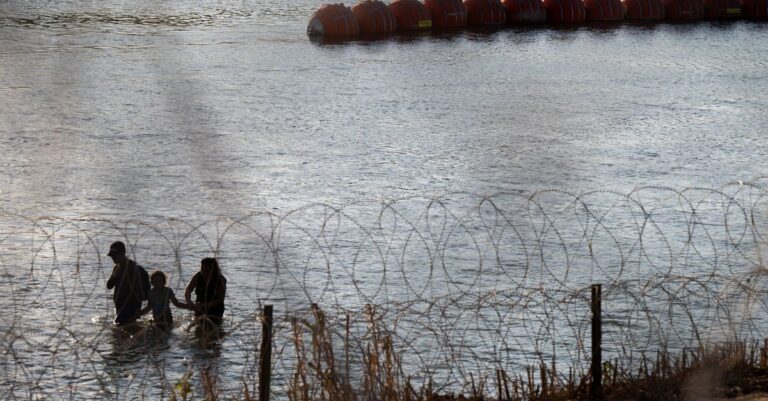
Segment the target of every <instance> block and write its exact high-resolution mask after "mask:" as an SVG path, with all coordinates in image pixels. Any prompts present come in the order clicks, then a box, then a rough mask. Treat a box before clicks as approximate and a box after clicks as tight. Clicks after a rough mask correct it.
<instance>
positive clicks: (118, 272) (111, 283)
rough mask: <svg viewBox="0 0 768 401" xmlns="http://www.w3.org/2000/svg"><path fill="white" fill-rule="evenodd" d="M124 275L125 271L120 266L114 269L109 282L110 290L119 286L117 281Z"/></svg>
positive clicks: (108, 287)
mask: <svg viewBox="0 0 768 401" xmlns="http://www.w3.org/2000/svg"><path fill="white" fill-rule="evenodd" d="M122 273H123V269H121V268H120V265H119V264H118V265H115V267H113V268H112V274H111V275H110V276H109V280H107V289H108V290H111V289H113V288H115V285H117V281H118V279H119V277H120V275H121V274H122Z"/></svg>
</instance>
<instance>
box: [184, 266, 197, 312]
mask: <svg viewBox="0 0 768 401" xmlns="http://www.w3.org/2000/svg"><path fill="white" fill-rule="evenodd" d="M198 276H199V275H198V274H195V275H194V276H192V280H189V285H187V289H185V290H184V300H185V301H187V304H189V305H192V290H194V289H195V287H196V286H197V280H198Z"/></svg>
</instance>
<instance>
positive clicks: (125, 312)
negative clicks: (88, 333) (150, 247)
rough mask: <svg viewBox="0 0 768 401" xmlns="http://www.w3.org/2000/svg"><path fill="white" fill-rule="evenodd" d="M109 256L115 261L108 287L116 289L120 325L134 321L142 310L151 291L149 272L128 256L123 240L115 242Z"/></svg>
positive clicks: (108, 253)
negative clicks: (143, 302) (143, 303)
mask: <svg viewBox="0 0 768 401" xmlns="http://www.w3.org/2000/svg"><path fill="white" fill-rule="evenodd" d="M107 256H109V257H110V258H112V261H113V262H114V263H115V266H114V267H113V268H112V274H111V275H110V276H109V280H107V289H108V290H111V289H113V288H114V290H115V291H114V293H113V294H112V300H113V301H114V303H115V312H116V314H117V316H116V317H115V323H116V324H117V325H118V326H123V325H126V324H131V323H134V322H135V321H136V319H137V318H138V317H139V313H140V312H141V304H142V301H144V300H145V299H147V294H148V293H149V288H150V286H149V274H148V273H147V271H146V270H144V268H143V267H141V266H140V265H138V264H137V263H136V262H134V261H133V260H131V259H129V258H128V256H126V250H125V244H124V243H123V242H122V241H115V242H113V243H112V245H110V246H109V252H107Z"/></svg>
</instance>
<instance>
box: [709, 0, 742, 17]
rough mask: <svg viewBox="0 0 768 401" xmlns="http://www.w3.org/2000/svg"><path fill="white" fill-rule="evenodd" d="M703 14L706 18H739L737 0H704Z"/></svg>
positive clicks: (738, 2) (739, 9) (739, 11)
mask: <svg viewBox="0 0 768 401" xmlns="http://www.w3.org/2000/svg"><path fill="white" fill-rule="evenodd" d="M704 16H705V17H707V18H717V19H719V18H741V1H739V0H704Z"/></svg>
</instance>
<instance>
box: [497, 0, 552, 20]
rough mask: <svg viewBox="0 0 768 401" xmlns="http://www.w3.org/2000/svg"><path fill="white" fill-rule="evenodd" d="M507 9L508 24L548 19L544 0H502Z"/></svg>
mask: <svg viewBox="0 0 768 401" xmlns="http://www.w3.org/2000/svg"><path fill="white" fill-rule="evenodd" d="M501 5H503V6H504V8H505V9H506V10H507V23H508V24H533V23H541V22H546V21H547V11H546V10H545V9H544V4H542V0H501Z"/></svg>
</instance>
